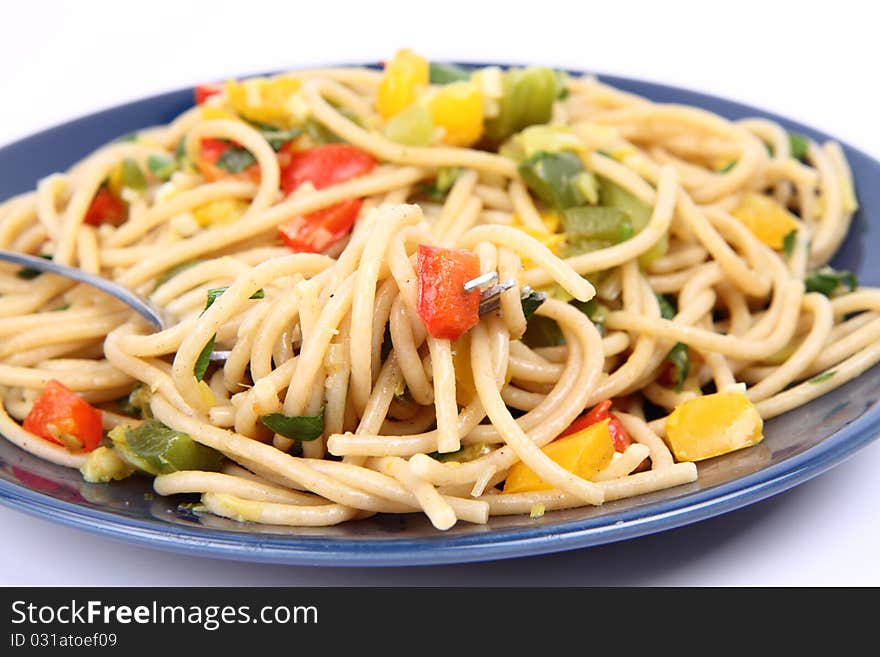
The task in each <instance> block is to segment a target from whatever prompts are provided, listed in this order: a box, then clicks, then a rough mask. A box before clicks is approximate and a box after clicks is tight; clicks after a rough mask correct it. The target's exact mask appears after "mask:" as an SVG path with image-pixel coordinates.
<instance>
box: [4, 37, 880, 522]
mask: <svg viewBox="0 0 880 657" xmlns="http://www.w3.org/2000/svg"><path fill="white" fill-rule="evenodd" d="M517 90H518V91H517ZM524 90H525V91H527V92H528V94H526V95H525V96H524V95H523V93H524ZM542 94H544V95H543V96H542ZM523 98H528V99H529V100H528V102H527V103H526V102H525V101H523ZM197 99H198V101H199V104H197V105H196V106H195V107H194V108H193V109H191V110H188V111H186V112H184V113H183V114H182V115H181V116H180V117H178V118H177V119H175V120H174V121H173V122H172V123H170V124H169V125H166V126H160V127H156V128H149V129H145V130H142V131H140V132H138V133H137V134H136V135H134V136H132V137H131V138H129V139H127V140H121V141H117V142H114V143H112V144H109V145H107V146H105V147H103V148H101V149H99V150H98V151H96V152H94V153H93V154H91V155H89V156H88V157H87V158H86V159H84V160H83V161H81V162H80V163H78V164H77V165H75V166H74V167H73V168H72V169H70V170H69V171H67V172H65V173H58V174H54V175H52V176H49V177H48V178H46V179H44V180H42V181H40V182H39V184H38V185H37V188H36V190H35V191H33V192H30V193H27V194H24V195H21V196H18V197H16V198H13V199H10V200H8V201H6V202H5V203H4V204H3V205H2V206H0V248H5V249H11V250H15V251H20V252H26V253H31V254H40V255H44V256H46V257H51V258H53V259H54V260H55V261H57V262H59V263H63V264H69V265H74V266H77V267H80V268H82V269H84V270H87V271H90V272H93V273H99V274H101V275H104V276H106V277H108V278H111V279H113V280H115V281H117V282H119V283H120V284H122V285H125V286H127V287H129V288H131V289H132V290H135V291H137V292H139V293H141V294H143V295H145V296H148V297H149V298H150V299H151V300H152V301H153V302H154V303H155V304H157V305H158V306H160V307H162V308H163V309H164V310H165V311H166V312H167V314H168V315H169V317H171V318H172V323H171V325H170V327H169V328H167V329H166V330H162V331H160V332H157V333H151V332H150V330H149V328H148V327H147V325H146V324H145V323H144V322H143V321H142V320H141V319H139V318H138V317H137V316H136V315H134V314H133V313H132V312H130V311H129V310H128V309H126V308H125V307H124V306H122V305H120V304H119V303H118V302H116V301H115V300H113V299H111V298H109V297H105V296H102V295H100V294H98V293H96V292H95V291H94V290H93V289H91V288H88V287H85V286H81V285H77V284H75V283H73V282H71V281H68V280H65V279H63V278H59V277H57V276H54V275H51V274H41V275H35V273H34V272H26V271H23V270H20V269H17V268H15V267H12V266H3V267H2V268H0V335H2V344H0V395H2V404H0V434H2V435H3V436H4V437H5V438H7V439H8V440H10V441H12V442H13V443H15V444H17V445H18V446H19V447H21V448H22V449H24V450H26V451H29V452H31V453H33V454H35V455H37V456H38V457H40V458H43V459H46V460H49V461H52V462H54V463H57V464H60V465H63V466H68V467H74V468H81V469H82V470H83V473H84V474H85V476H86V477H87V478H89V479H90V480H93V481H109V480H111V479H117V478H121V477H124V476H127V475H129V474H131V473H132V472H134V471H137V470H141V471H144V472H147V473H149V474H151V475H153V476H155V479H154V487H155V490H156V491H157V492H158V493H159V494H162V495H174V494H182V493H195V494H199V495H201V496H202V497H201V499H202V504H203V509H204V511H205V512H207V513H213V514H218V515H222V516H226V517H230V518H235V519H238V520H242V521H251V522H259V523H270V524H287V525H303V526H314V525H329V524H335V523H340V522H344V521H349V520H356V519H360V518H364V517H367V516H369V515H371V514H376V513H412V512H418V511H421V512H423V513H424V514H426V515H427V517H428V518H429V519H430V521H431V522H432V523H433V525H434V526H435V527H437V528H438V529H448V528H449V527H452V526H453V525H454V524H455V523H456V522H457V521H459V520H462V521H466V522H472V523H485V522H487V520H488V518H489V516H491V515H498V514H525V513H531V514H532V515H533V516H538V515H541V514H542V513H543V510H544V509H546V510H553V509H560V508H570V507H577V506H584V505H598V504H602V503H603V502H604V501H610V500H616V499H620V498H624V497H630V496H634V495H640V494H644V493H647V492H651V491H656V490H660V489H663V488H668V487H672V486H677V485H681V484H684V483H687V482H691V481H694V480H695V479H696V477H697V470H696V467H695V465H694V461H697V460H701V459H702V458H708V457H711V456H714V455H717V454H721V453H725V452H727V451H731V450H733V449H738V448H743V447H747V446H749V445H752V444H754V443H755V442H757V441H759V440H760V439H761V437H762V434H761V419H762V418H763V419H767V418H770V417H774V416H776V415H779V414H781V413H784V412H786V411H788V410H791V409H792V408H795V407H797V406H800V405H802V404H805V403H807V402H808V401H810V400H811V399H814V398H816V397H818V396H820V395H822V394H824V393H825V392H827V391H828V390H830V389H832V388H834V387H837V386H839V385H841V384H843V383H845V382H846V381H849V380H851V379H852V378H854V377H856V376H858V375H859V374H860V373H861V372H863V371H865V370H866V369H868V368H869V367H871V366H872V365H873V364H875V363H876V362H877V361H878V360H880V341H878V339H877V338H878V336H880V315H878V313H880V291H878V290H874V289H866V288H857V287H856V285H855V281H854V279H852V277H851V275H848V274H847V273H846V272H837V271H835V270H832V269H830V268H828V267H827V266H826V263H827V261H828V260H829V259H830V258H831V256H832V255H833V254H834V253H835V251H836V250H837V249H838V247H839V246H840V244H841V243H842V241H843V239H844V238H845V236H846V234H847V230H848V226H849V222H850V218H851V216H852V214H853V212H854V211H855V209H856V201H855V196H854V192H853V189H852V181H851V176H850V173H849V170H848V168H847V164H846V160H845V158H844V156H843V153H842V151H841V149H840V147H839V146H838V145H837V144H835V143H833V142H827V143H824V144H819V143H815V142H812V141H810V140H806V139H805V138H802V137H800V136H797V135H789V134H788V133H787V132H786V131H785V130H784V129H783V128H782V127H780V126H779V125H777V124H775V123H773V122H771V121H767V120H764V119H751V120H744V121H738V122H731V121H728V120H726V119H724V118H722V117H720V116H716V115H713V114H711V113H709V112H706V111H704V110H701V109H698V108H695V107H685V106H677V105H662V104H657V103H653V102H651V101H649V100H647V99H644V98H640V97H636V96H633V95H631V94H628V93H624V92H622V91H620V90H617V89H614V88H612V87H610V86H608V85H606V84H603V83H602V82H600V81H599V80H597V79H595V78H593V77H589V76H585V77H578V78H573V77H572V78H567V77H564V76H561V75H559V74H557V73H555V72H553V71H548V70H546V69H538V68H528V69H518V70H511V71H507V72H505V71H501V70H500V69H496V68H493V67H489V68H485V69H481V70H478V71H463V70H461V69H457V68H456V67H449V66H443V65H430V66H429V65H428V63H427V62H425V61H424V60H422V59H421V58H420V57H418V56H417V55H414V54H413V53H410V52H409V51H402V52H401V53H398V55H397V56H395V58H394V59H393V60H392V61H391V62H389V64H388V65H387V66H386V68H385V70H384V71H374V70H369V69H360V68H344V69H325V70H314V71H298V72H293V73H289V74H284V75H280V76H276V77H274V78H260V79H252V80H246V81H243V82H234V81H233V82H229V83H227V84H226V85H225V86H217V87H214V86H203V87H200V88H199V89H198V91H197ZM517 99H519V100H517ZM517 103H520V105H523V106H522V107H521V106H519V105H517ZM542 103H543V107H542V106H541V105H542ZM525 105H529V108H525V107H524V106H525ZM536 108H537V109H536ZM331 153H332V154H333V155H332V157H331V155H330V154H331ZM317 154H321V156H320V157H318V155H317ZM322 158H323V159H322ZM327 158H330V159H329V160H328V159H327ZM334 158H335V159H334ZM331 160H332V161H331ZM328 162H330V163H329V164H328ZM322 163H323V164H322ZM437 254H441V255H442V256H443V257H447V258H459V260H456V263H457V264H456V265H455V266H454V267H453V268H452V269H448V270H442V271H445V273H442V275H440V274H438V275H437V276H436V277H435V280H433V282H430V280H432V279H430V276H428V274H426V272H427V271H429V268H430V267H431V266H435V265H436V266H437V267H440V264H437V263H438V262H439V260H436V259H437V258H440V257H441V256H440V255H437ZM432 258H434V259H435V260H436V262H435V260H432ZM468 267H472V268H473V272H472V273H473V274H475V275H478V274H487V273H492V272H496V273H497V278H498V280H501V281H511V282H513V285H512V286H511V287H510V288H509V289H506V290H504V291H502V292H500V297H499V299H498V303H497V304H496V306H497V307H496V309H495V310H492V311H491V312H488V313H485V314H483V315H482V316H477V315H476V314H474V315H473V317H472V321H471V322H470V323H471V324H474V323H475V325H473V326H464V327H463V328H461V327H459V328H458V329H457V328H456V324H457V323H461V322H463V321H465V320H467V319H468V317H470V315H469V314H468V313H470V312H471V311H470V310H466V309H465V308H466V304H467V303H470V301H467V300H468V299H471V300H472V299H473V297H472V296H468V295H469V294H471V295H472V294H479V292H474V293H468V292H465V291H464V290H462V289H460V288H461V286H460V284H459V283H460V281H459V282H457V283H455V284H454V285H453V284H452V283H451V282H450V281H451V280H452V279H456V280H457V278H456V276H460V277H462V280H464V279H465V278H468V277H465V276H464V274H463V272H464V271H466V270H467V268H468ZM438 271H441V270H440V269H438ZM450 272H451V273H450ZM429 288H430V289H429ZM444 290H445V291H444ZM449 290H452V292H450V291H449ZM532 290H537V291H539V292H542V293H543V295H540V294H539V295H535V294H534V293H532V294H530V292H532ZM429 292H430V293H431V294H433V295H434V296H432V297H430V298H431V299H432V301H431V302H430V303H426V302H425V299H426V298H427V297H426V295H427V294H428V293H429ZM456 295H458V296H460V297H462V298H463V299H465V301H461V302H460V301H456V299H457V298H458V297H457V296H456ZM545 297H546V298H545ZM206 300H207V303H206ZM459 303H462V304H465V305H455V304H459ZM444 304H447V306H448V308H447V310H445V311H444V310H443V309H444V308H446V307H447V306H444ZM450 304H451V305H450ZM473 312H474V313H476V311H475V310H474V311H473ZM465 315H467V317H465ZM438 327H442V328H438ZM459 329H460V330H459ZM443 331H447V333H443ZM448 331H451V333H449V332H448ZM50 382H52V383H50ZM50 388H51V390H54V391H55V392H54V393H52V394H54V395H55V396H54V397H51V400H49V397H50V396H51V395H50V394H49V392H48V391H50ZM56 388H57V390H56ZM605 400H612V401H611V402H606V401H605ZM612 403H613V407H612ZM53 404H54V405H53ZM78 404H83V405H84V407H81V406H79V405H78ZM699 404H703V406H700V405H699ZM593 407H595V408H594V410H593V411H590V412H589V413H587V414H586V415H585V411H589V409H591V408H593ZM612 408H613V410H610V409H612ZM92 412H94V413H98V415H97V416H96V415H94V414H92ZM59 414H60V415H61V416H63V417H60V416H59ZM95 417H99V421H98V422H99V426H100V430H99V431H98V434H96V435H93V436H92V438H94V440H92V438H86V437H85V436H86V433H88V432H87V431H86V429H84V428H83V427H84V426H86V424H87V421H94V418H95ZM89 418H92V420H89ZM707 418H709V419H707ZM722 434H723V436H724V438H723V440H722V439H720V438H718V436H721V435H722ZM89 435H92V434H89ZM713 436H714V438H713ZM716 439H717V440H716ZM719 440H720V442H718V441H719ZM724 441H727V442H724ZM715 443H718V444H715ZM721 443H723V444H721ZM215 457H216V458H215ZM514 481H515V482H519V483H516V484H514Z"/></svg>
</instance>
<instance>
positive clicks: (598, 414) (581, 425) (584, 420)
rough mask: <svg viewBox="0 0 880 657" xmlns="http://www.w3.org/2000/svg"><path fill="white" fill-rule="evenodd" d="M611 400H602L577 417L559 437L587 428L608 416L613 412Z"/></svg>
mask: <svg viewBox="0 0 880 657" xmlns="http://www.w3.org/2000/svg"><path fill="white" fill-rule="evenodd" d="M610 410H611V400H610V399H606V400H605V401H600V402H599V403H598V404H596V405H595V406H594V407H593V408H592V409H591V410H590V411H588V412H586V413H584V414H583V415H581V416H579V417H576V418H575V419H574V422H572V423H571V424H570V425H569V426H568V429H566V430H565V431H563V432H562V433H561V434H559V436H558V437H559V438H562V437H564V436H570V435H571V434H573V433H577V432H578V431H581V430H583V429H586V428H587V427H588V426H590V425H591V424H596V422H601V421H602V420H604V419H605V418H606V417H608V416H609V415H610V414H611V413H610V412H609V411H610Z"/></svg>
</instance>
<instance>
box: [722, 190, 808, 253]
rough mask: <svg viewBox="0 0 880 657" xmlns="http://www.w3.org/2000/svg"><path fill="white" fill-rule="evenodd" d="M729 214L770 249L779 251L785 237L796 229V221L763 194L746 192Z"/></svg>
mask: <svg viewBox="0 0 880 657" xmlns="http://www.w3.org/2000/svg"><path fill="white" fill-rule="evenodd" d="M731 214H732V215H733V216H734V217H736V218H737V219H739V220H740V221H741V222H742V223H743V224H745V226H746V228H748V229H749V230H750V231H751V232H752V234H753V235H754V236H755V237H757V238H758V239H759V240H760V241H761V242H763V243H764V244H766V245H767V246H769V247H770V248H771V249H776V250H777V251H780V250H782V249H783V248H784V246H785V237H786V236H787V235H789V234H790V233H791V232H792V231H796V230H797V229H798V226H799V224H798V221H797V219H795V218H794V216H792V214H791V213H790V212H789V211H788V210H786V209H785V208H784V207H782V205H780V204H779V203H778V202H776V201H775V200H774V199H772V198H770V197H769V196H765V195H764V194H756V193H754V192H746V193H745V194H743V195H742V197H741V198H740V200H739V203H738V204H737V206H736V207H735V208H734V209H733V211H732V212H731Z"/></svg>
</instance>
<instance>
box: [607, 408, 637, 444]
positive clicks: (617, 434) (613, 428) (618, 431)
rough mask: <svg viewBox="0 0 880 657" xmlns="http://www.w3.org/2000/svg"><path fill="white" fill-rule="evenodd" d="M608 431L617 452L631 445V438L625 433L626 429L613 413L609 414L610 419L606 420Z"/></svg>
mask: <svg viewBox="0 0 880 657" xmlns="http://www.w3.org/2000/svg"><path fill="white" fill-rule="evenodd" d="M608 433H610V434H611V440H612V441H613V442H614V449H615V450H616V451H618V452H625V451H626V448H627V447H629V446H630V445H632V442H633V441H632V438H630V437H629V435H628V434H627V433H626V429H624V428H623V425H622V424H621V423H620V420H618V419H617V418H616V417H615V416H614V414H611V420H610V421H609V422H608Z"/></svg>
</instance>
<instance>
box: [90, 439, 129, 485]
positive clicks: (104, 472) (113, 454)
mask: <svg viewBox="0 0 880 657" xmlns="http://www.w3.org/2000/svg"><path fill="white" fill-rule="evenodd" d="M79 471H80V472H81V473H82V476H83V479H85V480H86V481H88V482H89V483H91V484H106V483H108V482H110V481H115V480H119V479H125V478H126V477H128V476H130V475H131V474H133V473H134V471H135V468H134V466H133V465H131V464H130V463H129V462H128V461H126V460H125V459H124V458H123V457H122V456H120V454H119V452H117V451H116V450H115V449H113V448H112V447H105V446H103V445H102V446H101V447H98V448H97V449H96V450H94V451H92V452H89V455H88V456H87V457H86V462H85V463H83V465H82V467H81V468H80V469H79Z"/></svg>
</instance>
